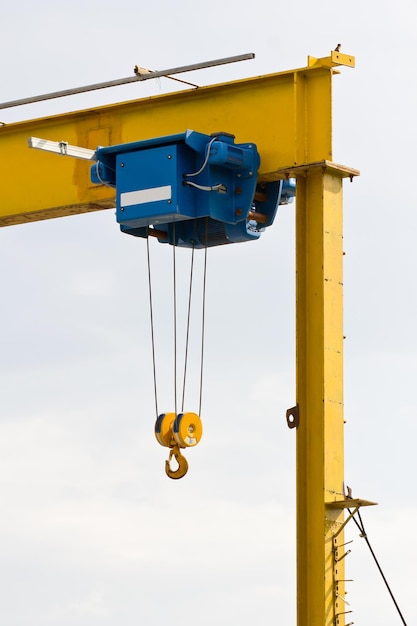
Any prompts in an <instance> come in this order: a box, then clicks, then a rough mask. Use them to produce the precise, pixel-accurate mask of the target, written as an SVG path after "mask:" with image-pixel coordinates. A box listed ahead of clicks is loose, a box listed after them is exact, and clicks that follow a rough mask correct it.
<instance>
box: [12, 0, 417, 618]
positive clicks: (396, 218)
mask: <svg viewBox="0 0 417 626" xmlns="http://www.w3.org/2000/svg"><path fill="white" fill-rule="evenodd" d="M288 6H289V5H288V3H283V2H277V1H276V0H275V1H272V0H258V2H257V3H256V4H255V5H254V4H247V5H243V3H242V2H237V1H234V0H232V1H228V2H224V0H223V1H219V0H212V2H210V4H209V6H206V5H204V4H201V3H196V2H194V3H191V2H186V1H185V0H177V1H176V2H169V1H168V0H154V2H152V3H149V4H145V3H138V2H132V1H131V0H118V2H117V3H115V2H109V1H101V2H97V1H89V0H83V1H81V0H73V1H72V2H71V3H65V4H64V3H61V2H56V1H55V2H48V1H46V0H39V1H38V2H36V3H33V2H29V1H28V0H27V1H20V2H19V1H16V2H14V3H9V6H7V7H6V6H5V7H3V9H2V12H1V37H0V52H1V53H0V59H1V84H2V90H1V97H0V101H6V100H12V99H15V98H22V97H25V96H30V95H36V94H39V93H44V92H49V91H55V90H59V89H65V88H69V87H72V86H79V85H83V84H88V83H93V82H99V81H104V80H110V79H113V78H119V77H122V76H128V75H130V74H131V72H132V68H133V66H134V65H135V64H139V65H142V66H146V67H151V68H153V69H164V68H168V67H174V66H177V65H183V64H187V63H194V62H197V61H205V60H209V59H214V58H221V57H225V56H231V55H235V54H240V53H244V52H255V53H256V59H255V60H254V61H247V62H245V63H241V64H237V65H233V66H225V67H222V68H216V69H213V70H205V71H202V72H199V73H195V74H193V75H192V76H189V78H190V80H191V79H192V78H193V79H195V80H196V82H198V83H199V84H208V83H211V82H223V81H226V80H233V79H235V78H240V77H243V76H251V75H257V74H263V73H269V72H274V71H280V70H285V69H292V68H296V67H301V66H303V65H305V63H306V58H307V55H308V54H311V55H314V56H326V55H327V54H328V53H329V51H330V50H331V49H332V48H334V47H335V45H336V44H337V43H338V42H342V45H343V51H345V52H347V53H349V54H354V55H355V56H356V59H357V68H356V69H354V70H351V69H348V68H344V69H343V70H342V75H341V76H339V77H336V78H335V79H334V155H335V161H336V162H339V163H344V164H346V165H349V166H352V167H356V168H359V169H360V170H361V177H360V178H359V179H356V180H355V181H354V183H353V184H352V185H350V184H349V183H346V184H345V194H344V207H345V250H346V252H347V255H346V257H345V335H346V336H347V339H346V342H345V410H346V419H347V426H346V479H347V482H348V484H350V485H351V486H352V487H353V490H354V495H355V496H359V497H362V498H366V499H370V500H375V501H378V502H379V503H380V504H379V506H378V507H374V508H373V509H367V510H365V511H364V512H363V519H364V522H365V526H366V527H367V531H368V535H369V538H370V540H371V543H372V544H373V547H374V549H375V552H376V554H377V556H378V557H379V559H380V561H381V565H382V567H383V569H384V572H385V574H386V576H387V578H388V580H389V581H390V583H391V585H392V588H393V591H394V593H395V595H396V597H397V601H398V602H399V604H400V607H401V609H402V611H403V613H404V616H405V618H406V620H407V621H408V623H409V624H411V623H415V622H416V620H417V605H416V602H415V580H414V579H415V573H414V570H415V567H414V562H415V560H416V558H417V539H416V535H415V532H414V528H415V527H416V524H417V504H416V501H415V491H414V489H415V473H416V459H415V441H416V435H417V427H416V422H415V415H416V414H417V400H416V393H415V389H416V384H415V373H416V368H417V341H416V340H417V336H416V334H417V331H416V325H415V319H416V315H417V301H416V291H415V287H414V283H415V280H414V271H415V267H416V261H417V258H416V246H415V233H416V230H417V216H416V200H415V198H414V194H413V188H412V187H411V188H410V189H408V188H407V187H406V185H407V184H408V182H410V184H411V185H412V183H413V180H414V177H415V172H414V170H415V163H414V160H415V150H414V144H415V142H416V113H415V112H416V110H417V102H416V100H417V95H416V93H417V91H416V89H415V67H414V65H415V58H416V53H417V41H416V38H415V22H416V17H417V8H416V5H415V2H414V1H412V0H398V1H397V2H395V3H393V2H386V1H380V2H378V3H374V2H371V3H365V2H363V1H362V0H361V1H360V2H359V1H358V0H352V2H350V3H349V4H348V5H347V4H340V3H339V4H338V5H335V4H334V3H330V2H324V1H323V0H317V2H315V3H312V2H307V0H300V1H299V2H297V3H295V4H294V5H293V6H292V8H291V11H290V10H289V8H288ZM152 82H153V81H149V82H148V83H146V84H143V85H142V84H140V85H134V86H129V87H124V88H120V89H118V90H110V91H106V92H97V93H95V94H90V95H84V96H78V97H73V98H71V99H66V100H64V101H54V102H49V103H44V104H39V105H33V106H31V107H22V108H19V109H14V110H9V111H0V119H1V120H2V121H4V122H8V123H9V122H13V121H17V120H21V119H30V118H34V117H38V116H43V115H49V114H54V113H58V112H61V111H69V110H75V109H80V108H85V107H88V106H91V105H96V104H102V103H106V102H115V101H120V100H126V99H129V98H136V97H141V96H144V95H148V94H150V93H161V92H162V91H163V90H165V89H166V88H170V89H172V85H170V84H169V81H164V80H163V79H162V80H161V81H160V84H157V83H156V82H153V84H151V83H152ZM197 130H198V129H197ZM1 158H4V155H2V157H1ZM21 176H22V187H21V189H19V190H17V192H18V193H25V194H28V195H29V194H30V189H26V188H25V173H24V171H22V173H21ZM0 180H1V185H7V181H5V180H3V179H2V176H1V163H0ZM45 180H46V184H48V183H49V184H54V181H53V179H50V180H48V173H47V172H45ZM293 222H294V209H293V206H290V207H287V208H285V207H283V208H281V209H280V211H279V215H278V217H277V220H276V222H275V224H274V226H273V227H272V228H271V229H269V231H268V232H266V233H265V234H264V235H263V236H262V237H261V239H260V241H259V242H257V243H248V244H246V245H241V246H229V247H227V248H218V249H215V248H213V249H211V250H209V270H208V304H207V319H206V323H207V327H206V328H207V337H206V366H205V396H204V402H203V411H202V418H203V422H204V427H205V433H204V438H203V440H202V441H201V443H200V444H199V446H198V447H197V448H195V449H194V450H187V451H186V456H187V458H188V460H189V463H190V470H189V474H188V475H187V477H186V478H185V479H184V480H182V481H170V480H169V479H168V478H166V476H165V473H164V463H165V458H166V450H165V449H163V448H161V447H160V446H158V444H157V443H156V441H155V439H154V435H153V427H154V405H153V389H152V377H151V360H150V358H151V357H150V337H149V322H148V302H147V286H146V251H145V246H144V242H143V241H142V240H136V239H135V238H133V237H127V236H124V235H122V234H120V232H119V229H118V227H117V225H116V223H115V219H114V215H113V212H112V211H105V212H101V213H97V214H90V215H85V216H79V217H71V218H65V219H60V220H54V221H52V220H51V221H47V222H40V223H36V224H31V225H23V226H16V227H13V228H4V229H2V230H1V231H0V267H1V285H2V306H1V309H0V328H1V331H0V341H1V350H0V369H1V374H0V375H1V379H0V380H1V383H0V393H1V400H0V406H1V411H0V501H1V515H0V554H1V559H0V589H1V600H0V616H1V621H2V623H4V624H7V626H50V625H52V624H53V625H54V626H55V625H56V626H93V624H100V626H116V624H117V625H119V624H123V625H124V626H131V625H132V626H133V624H135V625H136V624H146V626H160V625H161V624H164V623H168V622H169V623H171V624H174V625H176V624H181V626H191V625H192V626H195V625H198V626H209V625H210V626H211V625H212V624H216V625H217V626H229V625H230V624H233V625H235V624H239V625H240V626H249V625H250V624H253V623H254V622H255V621H256V622H257V623H259V624H262V626H272V625H273V624H277V623H280V624H292V623H295V503H294V497H295V454H294V452H295V437H294V432H292V431H290V430H288V428H287V426H286V422H285V410H286V409H287V408H288V407H290V406H292V405H293V404H294V402H295V389H294V369H295V363H294V232H293V230H294V229H293ZM152 254H153V258H154V259H157V261H155V263H157V267H156V268H155V281H156V282H157V283H158V284H159V287H158V288H157V289H159V291H157V295H156V299H157V301H158V304H159V307H158V311H159V313H158V322H159V329H160V330H159V334H158V337H161V340H160V344H159V345H160V346H161V344H166V341H167V338H168V337H169V333H168V332H167V330H166V328H165V329H164V327H166V325H167V323H168V322H167V320H168V317H167V316H169V310H170V306H171V300H170V294H169V293H168V289H167V287H166V275H167V272H168V271H169V270H168V268H169V261H170V254H169V250H168V249H167V248H165V247H164V246H160V245H159V244H156V245H155V246H152ZM158 281H159V282H158ZM164 316H165V317H164ZM160 354H161V356H160V358H161V360H162V359H163V355H162V352H161V351H160ZM161 371H162V375H161V379H162V380H161V399H160V403H161V405H163V406H164V409H165V410H173V407H172V399H171V396H170V393H168V391H170V389H169V384H170V383H168V384H165V380H166V381H168V379H169V371H168V368H167V367H166V366H163V367H162V365H161ZM167 389H168V391H167ZM349 532H350V536H349V538H352V539H354V543H353V544H352V545H351V546H350V547H351V548H352V554H351V555H350V556H349V557H348V561H347V574H348V578H353V579H354V582H353V583H351V584H350V585H349V587H348V590H349V601H350V603H351V607H350V608H352V609H353V611H354V613H353V616H352V619H353V620H354V622H355V624H356V625H360V624H369V623H374V624H376V623H378V624H379V626H388V625H390V626H391V625H392V624H394V623H399V618H398V617H397V614H396V612H395V609H394V607H393V605H392V603H391V601H390V599H389V597H388V594H387V593H386V591H385V588H384V587H383V583H382V581H381V580H380V578H379V574H378V573H377V571H376V568H375V566H374V564H373V562H372V561H371V556H370V554H369V553H368V551H367V548H366V545H365V544H364V542H363V540H362V539H360V538H359V537H358V532H357V531H356V529H355V527H352V528H350V530H349ZM397 620H398V621H397Z"/></svg>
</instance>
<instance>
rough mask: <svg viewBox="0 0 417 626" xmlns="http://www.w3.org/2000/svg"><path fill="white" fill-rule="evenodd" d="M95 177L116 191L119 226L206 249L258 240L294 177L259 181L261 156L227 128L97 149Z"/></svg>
mask: <svg viewBox="0 0 417 626" xmlns="http://www.w3.org/2000/svg"><path fill="white" fill-rule="evenodd" d="M95 158H96V159H97V160H96V163H95V164H94V165H93V166H92V167H91V180H92V182H94V183H96V184H105V185H109V186H111V187H115V189H116V216H117V221H118V223H119V224H120V227H121V230H122V231H123V232H125V233H128V234H130V235H134V236H136V237H147V236H148V235H153V236H156V237H157V238H158V240H159V241H160V242H161V243H170V244H175V245H176V246H183V247H187V248H204V247H211V246H218V245H222V244H226V243H238V242H242V241H251V240H253V239H258V238H259V236H260V234H261V232H262V231H263V230H264V229H265V228H266V227H267V226H270V225H271V224H272V223H273V221H274V218H275V215H276V212H277V207H278V205H279V204H283V203H287V202H288V201H289V199H292V197H293V196H294V193H295V182H294V180H293V179H289V180H288V181H277V182H272V183H264V184H260V185H257V173H258V169H259V164H260V157H259V153H258V151H257V149H256V145H255V144H253V143H243V144H235V143H234V136H233V135H230V134H228V133H225V132H221V133H215V134H213V135H211V136H209V135H204V134H202V133H198V132H196V131H192V130H187V131H186V132H185V133H180V134H178V135H171V136H167V137H160V138H157V139H148V140H145V141H137V142H133V143H127V144H122V145H118V146H110V147H108V148H98V149H97V150H96V152H95Z"/></svg>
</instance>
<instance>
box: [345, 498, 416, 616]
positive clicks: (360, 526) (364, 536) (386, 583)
mask: <svg viewBox="0 0 417 626" xmlns="http://www.w3.org/2000/svg"><path fill="white" fill-rule="evenodd" d="M348 511H349V514H350V515H352V513H351V511H350V509H348ZM357 515H358V517H359V522H358V521H357V520H356V519H355V516H354V515H352V519H353V521H354V522H355V524H356V526H357V527H358V528H359V530H360V532H361V534H360V537H362V538H363V539H365V541H366V544H367V546H368V548H369V551H370V553H371V554H372V557H373V559H374V561H375V564H376V566H377V568H378V571H379V573H380V574H381V577H382V580H383V581H384V583H385V586H386V588H387V589H388V592H389V594H390V596H391V600H392V601H393V603H394V606H395V608H396V609H397V612H398V615H399V616H400V619H401V621H402V623H403V624H404V626H407V622H406V621H405V619H404V616H403V614H402V613H401V610H400V607H399V606H398V603H397V601H396V599H395V596H394V594H393V592H392V591H391V588H390V586H389V584H388V581H387V579H386V578H385V575H384V572H383V571H382V568H381V566H380V564H379V562H378V559H377V558H376V555H375V552H374V551H373V549H372V546H371V544H370V542H369V539H368V535H367V533H366V530H365V526H364V524H363V521H362V517H361V514H360V512H359V511H357Z"/></svg>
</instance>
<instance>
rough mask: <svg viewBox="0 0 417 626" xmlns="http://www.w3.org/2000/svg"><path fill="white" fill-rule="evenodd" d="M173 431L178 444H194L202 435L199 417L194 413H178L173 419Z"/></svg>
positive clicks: (185, 445)
mask: <svg viewBox="0 0 417 626" xmlns="http://www.w3.org/2000/svg"><path fill="white" fill-rule="evenodd" d="M173 433H174V439H175V441H176V442H177V443H178V445H179V446H181V447H185V448H188V447H192V446H196V445H197V444H198V442H199V441H200V439H201V437H202V435H203V424H202V423H201V419H200V417H199V416H198V415H197V414H196V413H179V415H177V417H176V418H175V421H174V427H173Z"/></svg>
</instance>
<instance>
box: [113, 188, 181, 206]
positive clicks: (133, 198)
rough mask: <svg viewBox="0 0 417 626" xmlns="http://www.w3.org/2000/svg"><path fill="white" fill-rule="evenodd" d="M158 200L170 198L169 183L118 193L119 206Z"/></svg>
mask: <svg viewBox="0 0 417 626" xmlns="http://www.w3.org/2000/svg"><path fill="white" fill-rule="evenodd" d="M160 200H171V185H165V186H164V187H151V188H150V189H138V190H137V191H125V192H124V193H121V194H120V206H122V207H127V206H133V205H134V204H146V203H147V202H159V201H160Z"/></svg>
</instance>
